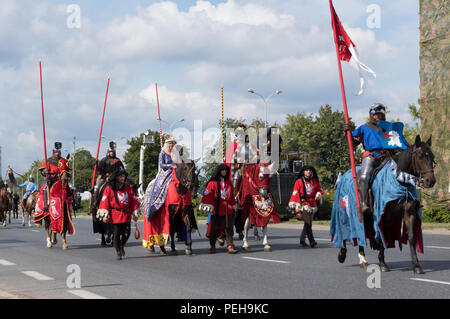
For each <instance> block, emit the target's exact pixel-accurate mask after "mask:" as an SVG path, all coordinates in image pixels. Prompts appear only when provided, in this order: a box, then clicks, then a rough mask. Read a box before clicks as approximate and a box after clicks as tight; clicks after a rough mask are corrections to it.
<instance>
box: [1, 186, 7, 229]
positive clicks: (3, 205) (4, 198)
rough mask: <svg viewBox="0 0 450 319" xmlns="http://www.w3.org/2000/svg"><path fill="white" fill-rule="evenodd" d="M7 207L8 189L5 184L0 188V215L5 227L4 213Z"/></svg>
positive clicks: (5, 213)
mask: <svg viewBox="0 0 450 319" xmlns="http://www.w3.org/2000/svg"><path fill="white" fill-rule="evenodd" d="M8 207H9V198H8V189H7V187H6V185H5V186H3V187H1V188H0V217H1V219H2V220H3V227H6V215H7V212H8Z"/></svg>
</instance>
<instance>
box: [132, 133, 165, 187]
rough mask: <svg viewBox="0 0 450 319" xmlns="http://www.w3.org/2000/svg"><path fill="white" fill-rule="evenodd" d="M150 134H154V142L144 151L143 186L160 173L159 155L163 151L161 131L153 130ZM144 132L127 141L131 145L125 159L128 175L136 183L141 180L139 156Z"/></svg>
mask: <svg viewBox="0 0 450 319" xmlns="http://www.w3.org/2000/svg"><path fill="white" fill-rule="evenodd" d="M148 132H150V134H149V136H153V139H154V141H155V142H154V143H152V144H148V145H147V147H146V148H145V151H144V176H143V188H144V190H145V188H146V187H147V185H148V183H150V181H151V180H152V179H153V178H155V176H156V174H157V173H158V157H159V153H160V152H161V146H160V137H159V132H156V131H151V130H148ZM143 137H144V133H141V134H140V135H139V136H136V137H133V138H131V140H128V141H127V144H128V145H129V147H128V149H127V151H126V152H125V155H124V157H123V161H124V163H125V164H126V166H127V172H128V177H129V178H131V180H132V181H133V182H134V183H136V184H137V183H138V182H139V157H140V151H141V145H143V144H142V141H143Z"/></svg>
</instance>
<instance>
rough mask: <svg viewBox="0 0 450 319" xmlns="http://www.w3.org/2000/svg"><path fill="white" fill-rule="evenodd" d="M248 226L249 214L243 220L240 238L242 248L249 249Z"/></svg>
mask: <svg viewBox="0 0 450 319" xmlns="http://www.w3.org/2000/svg"><path fill="white" fill-rule="evenodd" d="M249 228H250V216H249V217H247V219H246V220H245V225H244V238H243V239H242V249H244V250H247V251H248V250H250V247H248V230H249Z"/></svg>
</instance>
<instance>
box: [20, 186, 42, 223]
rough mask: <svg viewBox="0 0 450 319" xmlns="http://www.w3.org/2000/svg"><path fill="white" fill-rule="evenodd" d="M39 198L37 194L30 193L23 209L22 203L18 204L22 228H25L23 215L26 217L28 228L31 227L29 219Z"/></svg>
mask: <svg viewBox="0 0 450 319" xmlns="http://www.w3.org/2000/svg"><path fill="white" fill-rule="evenodd" d="M38 197H39V192H33V193H31V194H30V195H29V196H28V197H27V200H26V202H25V207H24V206H23V201H21V202H20V207H21V208H22V226H23V227H25V213H26V214H27V216H28V227H31V219H32V216H33V213H34V209H35V208H36V202H37V199H38Z"/></svg>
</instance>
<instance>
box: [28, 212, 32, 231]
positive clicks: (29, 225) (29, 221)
mask: <svg viewBox="0 0 450 319" xmlns="http://www.w3.org/2000/svg"><path fill="white" fill-rule="evenodd" d="M31 213H32V211H29V212H28V227H30V228H31V227H32V226H33V225H31Z"/></svg>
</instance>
